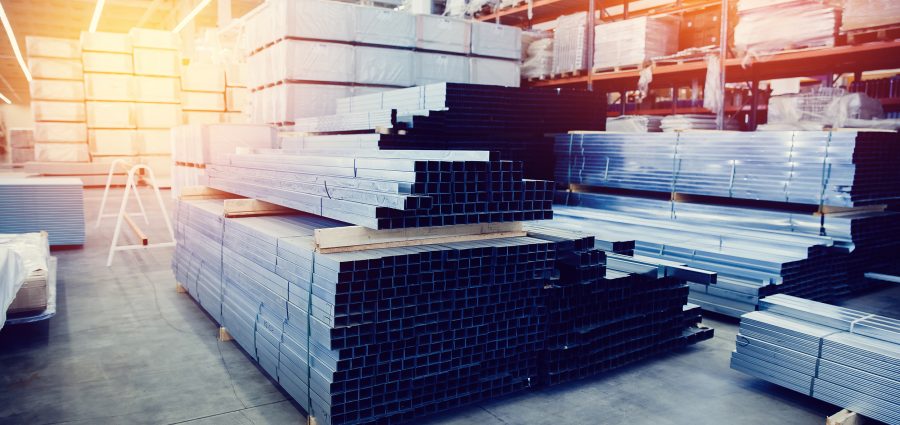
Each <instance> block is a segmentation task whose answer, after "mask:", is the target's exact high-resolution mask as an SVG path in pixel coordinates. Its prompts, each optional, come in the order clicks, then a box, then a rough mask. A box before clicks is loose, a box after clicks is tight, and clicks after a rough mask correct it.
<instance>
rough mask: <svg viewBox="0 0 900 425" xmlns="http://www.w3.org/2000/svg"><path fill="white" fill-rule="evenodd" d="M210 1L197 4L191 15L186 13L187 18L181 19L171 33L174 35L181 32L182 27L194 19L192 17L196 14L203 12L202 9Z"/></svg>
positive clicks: (204, 0)
mask: <svg viewBox="0 0 900 425" xmlns="http://www.w3.org/2000/svg"><path fill="white" fill-rule="evenodd" d="M211 1H212V0H203V1H201V2H200V4H198V5H197V7H195V8H194V10H192V11H191V13H188V14H187V16H185V17H184V19H182V20H181V22H179V23H178V25H176V26H175V29H173V30H172V32H174V33H178V32H181V30H182V29H183V28H184V26H185V25H187V24H188V23H189V22H191V20H192V19H194V17H195V16H197V14H198V13H200V11H201V10H203V8H205V7H206V6H209V3H210V2H211Z"/></svg>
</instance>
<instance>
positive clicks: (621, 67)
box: [594, 65, 641, 74]
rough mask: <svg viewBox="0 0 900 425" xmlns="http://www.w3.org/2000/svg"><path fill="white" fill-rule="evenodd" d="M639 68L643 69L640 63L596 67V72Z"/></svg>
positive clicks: (635, 69)
mask: <svg viewBox="0 0 900 425" xmlns="http://www.w3.org/2000/svg"><path fill="white" fill-rule="evenodd" d="M639 69H641V66H640V65H621V66H613V67H607V68H594V74H602V73H605V72H622V71H637V70H639Z"/></svg>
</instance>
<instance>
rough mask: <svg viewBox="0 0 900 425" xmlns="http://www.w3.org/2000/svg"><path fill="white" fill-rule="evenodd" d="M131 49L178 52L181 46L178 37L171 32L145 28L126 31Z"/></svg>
mask: <svg viewBox="0 0 900 425" xmlns="http://www.w3.org/2000/svg"><path fill="white" fill-rule="evenodd" d="M128 36H129V38H130V39H131V45H132V47H148V48H151V49H168V50H178V48H179V47H180V46H181V40H180V38H179V35H178V34H176V33H174V32H172V31H163V30H154V29H147V28H132V29H131V31H128Z"/></svg>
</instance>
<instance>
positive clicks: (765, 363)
mask: <svg viewBox="0 0 900 425" xmlns="http://www.w3.org/2000/svg"><path fill="white" fill-rule="evenodd" d="M731 367H732V368H733V369H736V370H739V371H741V372H744V373H747V374H749V375H752V376H755V377H758V378H761V379H765V380H767V381H769V382H772V383H775V384H778V385H780V386H783V387H785V388H790V389H792V390H794V391H798V392H800V393H803V394H807V395H810V396H812V397H815V398H817V399H820V400H824V401H826V402H829V403H832V404H835V405H838V406H842V407H845V408H847V409H850V410H852V411H854V412H856V413H859V414H860V415H863V416H866V417H870V418H873V419H876V420H879V421H883V422H886V423H888V424H892V425H893V424H900V414H898V412H900V403H898V402H897V400H898V395H900V321H898V320H896V319H891V318H888V317H884V316H878V315H874V314H869V313H864V312H861V311H856V310H851V309H847V308H843V307H836V306H832V305H828V304H823V303H818V302H814V301H809V300H804V299H800V298H795V297H790V296H785V295H775V296H771V297H768V298H765V299H763V300H762V301H761V302H760V311H757V312H752V313H748V314H745V315H744V316H742V318H741V326H740V331H739V333H738V336H737V343H736V346H735V351H734V352H733V353H732V357H731Z"/></svg>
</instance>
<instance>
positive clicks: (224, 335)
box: [219, 326, 234, 342]
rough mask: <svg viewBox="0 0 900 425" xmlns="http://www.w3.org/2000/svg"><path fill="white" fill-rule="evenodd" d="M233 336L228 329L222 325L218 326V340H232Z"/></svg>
mask: <svg viewBox="0 0 900 425" xmlns="http://www.w3.org/2000/svg"><path fill="white" fill-rule="evenodd" d="M233 339H234V338H233V337H232V336H231V334H230V333H228V329H225V327H224V326H222V327H219V341H221V342H228V341H231V340H233Z"/></svg>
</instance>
